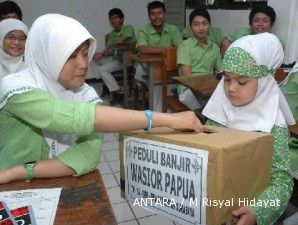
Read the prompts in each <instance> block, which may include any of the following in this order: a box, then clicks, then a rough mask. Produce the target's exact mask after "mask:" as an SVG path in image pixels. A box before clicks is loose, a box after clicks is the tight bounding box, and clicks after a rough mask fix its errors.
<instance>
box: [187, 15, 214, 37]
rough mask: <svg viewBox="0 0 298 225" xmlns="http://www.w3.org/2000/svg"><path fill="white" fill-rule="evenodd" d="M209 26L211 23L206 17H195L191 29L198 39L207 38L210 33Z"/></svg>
mask: <svg viewBox="0 0 298 225" xmlns="http://www.w3.org/2000/svg"><path fill="white" fill-rule="evenodd" d="M209 25H210V24H209V21H208V20H207V19H206V18H205V17H203V16H195V18H194V19H193V21H192V22H191V29H192V32H193V33H194V35H195V37H196V38H205V37H206V35H207V33H208V29H209Z"/></svg>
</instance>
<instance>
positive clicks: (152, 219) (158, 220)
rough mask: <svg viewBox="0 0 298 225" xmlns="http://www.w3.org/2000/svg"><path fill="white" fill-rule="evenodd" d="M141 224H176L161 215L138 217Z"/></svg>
mask: <svg viewBox="0 0 298 225" xmlns="http://www.w3.org/2000/svg"><path fill="white" fill-rule="evenodd" d="M138 221H139V223H140V225H152V224H162V225H174V223H173V221H171V220H168V219H167V218H165V217H163V216H159V215H154V216H149V217H144V218H141V219H138Z"/></svg>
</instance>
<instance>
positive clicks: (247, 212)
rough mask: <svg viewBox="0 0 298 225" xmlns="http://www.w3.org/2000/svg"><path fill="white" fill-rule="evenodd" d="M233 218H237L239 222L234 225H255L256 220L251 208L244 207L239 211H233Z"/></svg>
mask: <svg viewBox="0 0 298 225" xmlns="http://www.w3.org/2000/svg"><path fill="white" fill-rule="evenodd" d="M232 214H233V216H235V217H238V218H239V221H238V222H237V224H236V225H255V224H256V218H255V214H254V211H253V209H252V208H251V207H248V206H244V207H241V208H240V209H237V210H235V211H233V213H232Z"/></svg>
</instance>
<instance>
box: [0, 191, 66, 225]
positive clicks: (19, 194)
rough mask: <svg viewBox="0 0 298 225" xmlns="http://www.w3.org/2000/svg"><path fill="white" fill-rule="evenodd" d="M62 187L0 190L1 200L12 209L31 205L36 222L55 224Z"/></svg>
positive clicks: (47, 224) (45, 224)
mask: <svg viewBox="0 0 298 225" xmlns="http://www.w3.org/2000/svg"><path fill="white" fill-rule="evenodd" d="M61 190H62V188H48V189H28V190H19V191H4V192H0V201H4V202H6V204H7V206H8V207H9V208H10V209H14V208H18V207H21V206H27V205H31V206H32V208H33V212H34V215H35V219H36V224H42V225H53V224H54V220H55V215H56V211H57V206H58V203H59V198H60V194H61Z"/></svg>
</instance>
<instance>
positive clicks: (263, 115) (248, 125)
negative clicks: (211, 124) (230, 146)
mask: <svg viewBox="0 0 298 225" xmlns="http://www.w3.org/2000/svg"><path fill="white" fill-rule="evenodd" d="M234 47H238V48H241V49H243V50H245V51H246V52H248V53H249V54H250V56H251V57H252V58H253V59H254V60H255V62H256V63H257V65H258V66H260V65H264V66H266V67H267V68H268V71H271V70H272V71H275V70H276V69H277V68H278V67H279V66H280V65H281V63H282V61H283V57H284V54H283V48H282V45H281V44H280V42H279V40H278V38H277V37H276V36H274V35H273V34H269V33H263V34H257V35H249V36H245V37H243V38H241V39H238V40H237V41H236V42H234V43H233V44H232V45H231V46H230V48H229V49H228V51H229V50H230V49H232V48H234ZM235 61H236V58H235ZM242 66H245V65H242ZM223 69H225V68H223ZM273 76H274V72H273V74H272V75H269V76H263V77H261V78H258V88H257V93H256V97H255V99H254V100H253V101H252V102H250V103H249V104H248V105H245V106H241V107H236V106H233V105H232V104H231V102H230V100H229V99H228V98H227V97H226V94H225V91H224V78H222V80H221V81H220V82H219V84H218V86H217V88H216V90H215V91H214V93H213V95H212V96H211V98H210V100H209V102H208V103H207V105H206V107H205V108H204V110H203V114H204V115H205V116H206V117H208V118H210V119H212V120H214V121H216V122H218V123H220V124H222V125H224V126H227V127H229V128H235V129H240V130H246V131H263V132H271V129H272V127H273V126H274V125H277V126H280V127H286V126H287V125H292V124H295V120H294V118H293V115H292V113H291V110H290V108H289V106H288V104H287V102H286V100H285V98H284V96H283V94H282V92H281V91H280V89H279V87H278V84H277V83H276V81H275V79H274V77H273Z"/></svg>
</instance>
